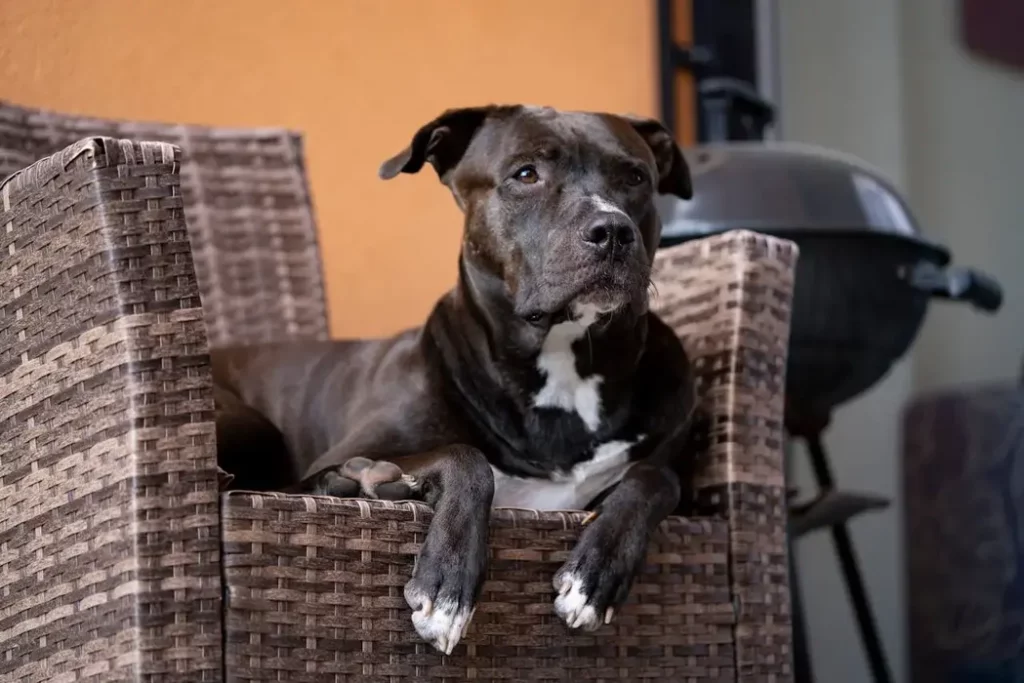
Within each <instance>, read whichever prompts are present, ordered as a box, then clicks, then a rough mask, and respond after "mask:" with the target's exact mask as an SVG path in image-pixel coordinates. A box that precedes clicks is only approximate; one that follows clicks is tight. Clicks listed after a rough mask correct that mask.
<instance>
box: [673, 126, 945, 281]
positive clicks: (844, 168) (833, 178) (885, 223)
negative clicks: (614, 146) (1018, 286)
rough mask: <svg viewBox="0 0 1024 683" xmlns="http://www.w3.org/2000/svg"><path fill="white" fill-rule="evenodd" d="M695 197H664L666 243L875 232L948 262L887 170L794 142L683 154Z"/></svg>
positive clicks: (702, 149)
mask: <svg viewBox="0 0 1024 683" xmlns="http://www.w3.org/2000/svg"><path fill="white" fill-rule="evenodd" d="M684 155H685V156H686V160H687V163H688V164H689V165H690V173H691V175H692V176H693V199H691V200H690V201H687V202H684V201H681V200H679V199H677V198H675V197H671V196H665V195H663V196H659V197H658V199H657V205H658V213H659V214H660V215H661V219H662V223H663V229H662V244H663V245H666V246H667V245H669V244H676V243H678V242H682V241H685V240H688V239H693V238H694V237H699V236H703V235H708V234H712V233H717V232H723V231H726V230H732V229H746V230H756V231H760V232H767V233H771V234H775V235H780V236H785V237H791V238H799V236H800V234H801V233H803V234H809V233H818V234H820V233H823V232H824V233H835V234H839V233H846V234H849V233H872V234H875V235H886V236H889V237H895V238H897V239H901V240H908V241H911V242H914V243H916V244H918V245H920V246H921V247H923V248H925V249H927V250H929V251H932V252H934V254H933V256H935V257H938V259H939V260H941V262H945V261H946V260H948V258H949V254H948V252H947V250H946V249H945V248H943V247H941V246H939V245H937V244H934V243H932V242H929V241H928V240H926V239H925V238H924V237H923V236H922V235H921V231H920V229H919V227H918V225H917V222H916V221H915V219H914V217H913V214H912V213H911V212H910V209H909V207H908V206H907V204H906V202H905V201H904V200H903V198H902V197H901V196H900V194H899V192H898V190H897V189H896V188H895V186H894V185H893V184H892V183H891V182H890V181H889V180H888V178H886V177H885V176H884V175H883V174H882V173H881V172H880V171H878V170H877V169H875V168H872V167H871V166H869V165H868V164H866V163H865V162H863V161H861V160H860V159H857V158H855V157H852V156H849V155H845V154H841V153H839V152H835V151H833V150H828V149H824V148H821V147H815V146H812V145H802V144H795V143H772V142H768V143H765V142H731V143H714V144H708V145H702V146H697V147H693V148H691V149H689V150H686V151H685V152H684Z"/></svg>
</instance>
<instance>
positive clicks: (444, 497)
mask: <svg viewBox="0 0 1024 683" xmlns="http://www.w3.org/2000/svg"><path fill="white" fill-rule="evenodd" d="M398 462H399V463H400V464H405V463H404V461H403V460H401V459H400V460H399V461H398ZM405 469H406V470H407V471H408V472H409V474H411V475H412V476H413V478H414V479H415V480H416V481H417V482H419V485H420V488H421V492H422V495H423V498H424V500H425V501H426V502H427V504H428V505H430V506H431V507H432V508H434V518H433V520H432V521H431V523H430V528H429V530H428V531H427V537H426V539H425V540H424V542H423V547H422V548H420V553H419V556H418V557H417V558H416V566H415V567H414V568H413V572H412V578H411V579H409V582H408V583H406V584H405V601H406V602H407V603H409V606H410V607H411V608H412V609H413V615H412V623H413V626H414V627H415V628H416V632H417V633H419V634H420V636H421V637H422V638H423V639H424V640H426V641H427V642H429V643H431V644H432V645H433V646H434V647H436V648H437V649H438V650H440V651H442V652H444V653H446V654H450V653H451V652H452V650H453V649H454V648H455V645H456V644H457V643H458V642H459V640H460V639H461V638H462V635H463V633H465V630H466V627H468V626H469V622H470V620H471V619H472V618H473V609H474V606H475V604H476V599H477V597H478V596H479V594H480V588H481V586H482V585H483V582H484V576H485V573H486V567H487V539H488V533H489V528H488V527H489V524H490V516H491V501H492V499H493V497H494V475H493V474H492V473H491V468H490V465H489V464H488V462H487V458H486V457H484V454H483V453H481V452H480V451H479V450H477V449H476V448H472V447H470V446H461V445H459V446H451V447H448V448H444V449H440V450H438V451H435V452H434V453H432V454H431V455H430V456H429V457H426V458H410V459H409V461H408V464H406V466H405Z"/></svg>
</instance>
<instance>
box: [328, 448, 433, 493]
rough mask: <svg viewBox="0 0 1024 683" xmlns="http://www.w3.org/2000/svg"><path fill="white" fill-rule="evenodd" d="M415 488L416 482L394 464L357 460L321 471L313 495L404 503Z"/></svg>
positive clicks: (363, 459)
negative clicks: (399, 501)
mask: <svg viewBox="0 0 1024 683" xmlns="http://www.w3.org/2000/svg"><path fill="white" fill-rule="evenodd" d="M418 489H419V483H418V482H417V481H416V480H415V479H414V478H413V477H411V476H409V475H407V474H405V473H404V472H402V468H400V467H399V466H398V465H396V464H394V463H392V462H387V461H385V460H370V459H369V458H359V457H357V458H351V459H349V460H347V461H345V463H344V464H342V465H341V466H340V467H336V468H332V469H330V470H327V471H326V472H324V473H323V474H322V475H321V476H320V481H319V483H318V484H317V486H316V488H315V493H317V494H319V495H326V496H335V497H337V498H357V497H363V498H377V499H380V500H408V499H410V498H413V497H414V495H415V493H416V491H417V490H418Z"/></svg>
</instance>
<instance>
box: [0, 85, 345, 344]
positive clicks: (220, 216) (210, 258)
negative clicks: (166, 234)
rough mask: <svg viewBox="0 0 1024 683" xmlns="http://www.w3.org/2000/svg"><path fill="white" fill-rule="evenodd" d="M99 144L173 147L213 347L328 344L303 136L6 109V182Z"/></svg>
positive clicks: (1, 145) (1, 154) (2, 110)
mask: <svg viewBox="0 0 1024 683" xmlns="http://www.w3.org/2000/svg"><path fill="white" fill-rule="evenodd" d="M92 136H111V137H115V138H130V139H135V140H158V141H162V142H169V143H173V144H174V145H176V146H178V147H180V148H181V149H182V150H183V152H184V154H183V157H182V165H181V190H182V191H181V196H182V199H183V201H184V209H185V214H186V216H187V218H188V230H189V235H190V237H191V241H192V256H193V259H194V261H195V269H196V273H197V275H198V278H199V285H200V290H201V292H202V298H203V312H204V315H205V317H206V322H207V326H208V334H209V341H210V344H211V345H212V346H214V347H222V346H226V345H230V344H252V343H256V342H267V341H279V340H284V339H325V338H327V336H328V320H327V309H326V304H325V299H324V288H323V279H322V274H321V265H320V256H319V247H318V242H317V233H316V226H315V223H314V220H313V213H312V208H311V203H310V196H309V191H308V188H307V183H306V175H305V169H304V164H303V157H302V143H301V139H300V138H299V136H298V135H295V134H292V133H289V132H288V131H284V130H271V129H267V130H228V129H217V128H204V127H199V126H180V125H159V124H138V123H128V122H120V121H103V120H97V119H88V118H83V117H74V116H65V115H61V114H55V113H51V112H41V111H35V110H30V109H24V108H20V107H14V106H11V105H8V104H5V103H3V102H2V101H0V179H2V178H4V177H5V176H6V175H8V174H10V173H13V172H14V171H16V170H18V169H20V168H24V167H25V166H28V165H29V164H30V163H32V162H34V161H35V160H37V159H39V158H41V157H43V156H45V155H47V154H53V153H55V152H57V151H58V150H61V149H63V148H64V147H66V146H68V145H71V144H73V143H75V142H76V141H78V140H80V139H83V138H87V137H92Z"/></svg>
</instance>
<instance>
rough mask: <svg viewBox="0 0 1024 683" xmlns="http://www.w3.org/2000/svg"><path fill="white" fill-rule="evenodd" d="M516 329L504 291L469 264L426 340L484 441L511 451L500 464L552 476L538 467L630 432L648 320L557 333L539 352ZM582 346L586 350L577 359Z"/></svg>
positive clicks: (625, 319)
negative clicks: (520, 340)
mask: <svg viewBox="0 0 1024 683" xmlns="http://www.w3.org/2000/svg"><path fill="white" fill-rule="evenodd" d="M518 324H521V323H519V321H518V320H517V319H516V317H515V314H514V311H513V305H512V302H511V301H510V300H509V297H508V295H507V294H506V293H505V292H504V291H503V287H502V286H501V284H500V283H499V282H497V281H496V280H495V279H493V278H491V277H490V276H488V275H487V274H486V273H482V272H481V271H480V270H479V269H477V268H476V267H475V266H474V264H472V263H470V262H468V261H467V260H466V259H465V257H462V258H460V260H459V280H458V284H457V285H456V287H455V288H454V289H453V290H452V291H451V292H449V294H448V295H447V296H445V297H444V298H442V300H441V301H440V302H439V303H438V305H437V307H436V308H435V310H434V312H433V314H432V315H431V317H430V320H429V321H428V323H427V327H426V340H427V342H428V344H429V345H430V347H432V349H433V352H434V353H437V354H439V356H440V360H441V367H443V368H444V369H445V371H446V373H447V374H448V377H447V378H446V381H448V382H449V383H450V390H451V392H452V400H455V401H458V402H459V403H460V404H461V405H462V408H463V410H464V411H465V412H466V413H468V414H469V415H472V416H473V419H474V421H475V422H476V424H475V425H474V431H476V432H478V437H480V438H484V439H485V440H487V441H489V442H491V441H492V442H493V443H489V444H488V445H489V446H491V447H492V448H497V449H498V450H502V451H506V450H507V455H506V454H501V455H502V457H501V458H500V462H502V463H503V464H504V465H507V467H508V469H509V470H510V471H518V472H519V473H521V474H544V473H546V472H543V471H539V468H540V467H541V466H540V465H539V464H531V462H530V461H531V460H535V461H536V463H545V465H551V464H553V465H555V466H571V464H572V463H573V462H574V461H575V460H577V459H578V458H580V457H583V455H584V454H585V453H586V452H588V451H589V450H590V449H592V448H593V447H594V446H595V444H600V443H602V442H603V441H607V440H609V439H613V438H616V437H617V436H618V435H619V434H620V433H621V431H622V429H623V428H624V427H625V422H626V420H627V416H628V415H629V412H630V411H629V405H630V402H631V400H632V379H633V375H634V373H635V370H636V366H637V363H638V361H639V359H640V357H641V355H642V353H643V348H644V344H645V340H646V332H647V316H646V314H644V315H640V316H635V317H634V316H630V315H628V314H626V315H622V316H618V317H616V318H613V319H612V320H611V321H610V322H609V323H608V324H607V325H605V326H603V327H602V329H601V330H600V331H594V332H592V333H590V332H589V330H584V328H583V327H579V328H578V329H576V328H573V327H571V325H572V324H568V325H566V324H562V325H559V326H553V327H552V328H551V330H550V331H549V332H548V337H547V338H546V339H545V342H544V345H543V348H541V349H523V348H519V347H518V346H517V345H516V344H515V343H513V342H512V340H514V339H515V337H516V330H515V329H514V326H515V325H518ZM556 327H557V328H558V329H556ZM574 347H575V349H576V350H580V351H582V350H584V349H585V351H584V352H582V353H580V354H579V355H580V357H576V354H575V353H574ZM471 368H472V369H475V371H471V370H470V369H471ZM588 392H589V393H588ZM567 397H569V398H568V402H566V400H567ZM573 397H576V398H578V399H579V401H578V403H573V401H572V398H573ZM595 397H596V403H595ZM531 453H532V454H535V456H536V457H534V458H531V457H530V454H531Z"/></svg>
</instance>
